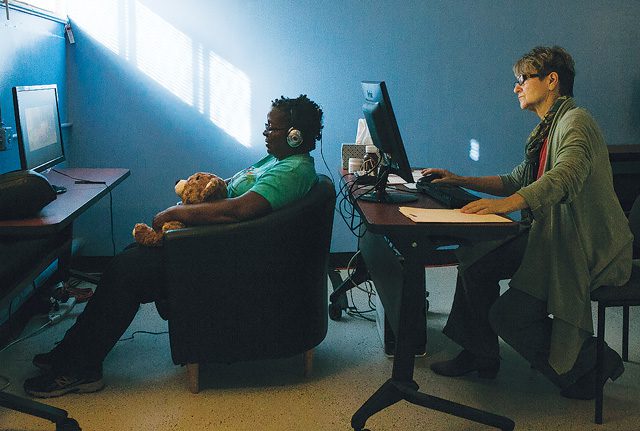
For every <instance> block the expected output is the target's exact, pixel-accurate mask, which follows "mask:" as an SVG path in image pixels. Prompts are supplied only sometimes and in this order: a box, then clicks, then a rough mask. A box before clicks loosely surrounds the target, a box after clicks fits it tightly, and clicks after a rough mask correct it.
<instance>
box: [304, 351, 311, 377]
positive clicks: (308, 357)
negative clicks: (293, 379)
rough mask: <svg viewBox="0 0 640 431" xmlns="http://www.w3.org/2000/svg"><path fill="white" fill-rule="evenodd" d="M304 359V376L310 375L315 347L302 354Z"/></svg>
mask: <svg viewBox="0 0 640 431" xmlns="http://www.w3.org/2000/svg"><path fill="white" fill-rule="evenodd" d="M302 360H303V361H304V376H305V377H309V376H310V375H311V370H312V369H313V349H310V350H307V351H306V352H304V353H303V354H302Z"/></svg>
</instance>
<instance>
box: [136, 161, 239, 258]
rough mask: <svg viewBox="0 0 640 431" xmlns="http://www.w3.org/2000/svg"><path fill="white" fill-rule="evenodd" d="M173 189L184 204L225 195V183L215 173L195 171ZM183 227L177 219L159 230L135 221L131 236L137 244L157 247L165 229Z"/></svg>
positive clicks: (210, 199)
mask: <svg viewBox="0 0 640 431" xmlns="http://www.w3.org/2000/svg"><path fill="white" fill-rule="evenodd" d="M175 190H176V194H177V195H178V196H180V199H182V204H184V205H188V204H198V203H202V202H211V201H215V200H217V199H224V198H226V197H227V183H226V182H225V181H224V180H223V179H222V178H220V177H218V176H217V175H214V174H208V173H206V172H197V173H195V174H193V175H191V176H190V177H189V178H187V179H186V180H180V181H178V182H177V183H176V186H175ZM183 227H185V225H184V224H183V223H181V222H179V221H168V222H166V223H164V224H163V225H162V229H161V230H160V231H156V230H154V229H153V228H152V227H150V226H148V225H146V224H144V223H137V224H136V225H135V227H134V228H133V237H134V238H135V240H136V242H137V243H138V244H142V245H146V246H149V247H159V246H161V245H162V237H163V236H164V233H165V232H166V231H168V230H171V229H181V228H183Z"/></svg>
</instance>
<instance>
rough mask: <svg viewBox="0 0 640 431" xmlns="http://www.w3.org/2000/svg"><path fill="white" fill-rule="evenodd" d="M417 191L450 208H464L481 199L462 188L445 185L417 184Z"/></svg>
mask: <svg viewBox="0 0 640 431" xmlns="http://www.w3.org/2000/svg"><path fill="white" fill-rule="evenodd" d="M416 190H418V191H419V192H420V193H424V194H425V195H428V196H430V197H432V198H433V199H435V200H437V201H438V202H440V203H442V204H444V205H446V206H447V207H448V208H462V207H463V206H465V205H466V204H468V203H469V202H473V201H475V200H478V199H480V197H478V196H476V195H474V194H471V193H469V192H468V191H466V190H465V189H463V188H462V187H458V186H454V185H452V184H443V183H420V182H419V183H417V184H416Z"/></svg>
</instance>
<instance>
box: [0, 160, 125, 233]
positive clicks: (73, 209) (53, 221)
mask: <svg viewBox="0 0 640 431" xmlns="http://www.w3.org/2000/svg"><path fill="white" fill-rule="evenodd" d="M56 171H59V172H60V173H59V172H56ZM56 171H54V170H51V171H50V172H49V173H48V174H47V175H46V177H47V178H48V179H49V182H50V183H51V184H55V185H57V186H64V187H66V188H67V191H66V193H62V194H59V195H57V198H56V200H54V201H53V202H51V203H49V204H48V205H47V206H45V207H44V208H43V209H42V210H41V211H40V212H39V213H38V215H37V216H36V217H32V218H28V219H20V220H2V221H0V235H2V236H22V237H24V236H41V235H49V234H54V233H57V232H60V231H62V230H63V229H64V228H66V227H67V226H68V225H70V224H71V223H72V222H73V220H74V219H75V218H77V217H78V216H79V215H80V214H82V213H83V212H84V211H86V210H87V208H89V207H90V206H91V205H93V204H94V203H95V202H96V201H97V200H99V199H100V198H102V197H103V196H104V195H106V194H107V193H109V192H110V191H111V190H112V189H113V188H114V187H115V186H116V185H118V184H120V183H121V182H122V181H123V180H124V179H125V178H127V177H128V176H129V174H130V172H129V170H128V169H116V168H65V169H56ZM76 179H82V180H90V181H104V182H105V184H75V180H76Z"/></svg>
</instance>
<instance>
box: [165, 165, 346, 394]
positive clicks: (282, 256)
mask: <svg viewBox="0 0 640 431" xmlns="http://www.w3.org/2000/svg"><path fill="white" fill-rule="evenodd" d="M335 199H336V194H335V189H334V186H333V183H332V182H331V180H330V179H329V178H328V177H327V176H325V175H318V182H317V183H316V184H315V185H314V186H313V188H312V189H311V190H310V191H309V193H308V194H307V196H305V197H304V198H302V199H301V200H299V201H297V202H294V203H292V204H291V205H289V206H287V207H285V208H282V209H279V210H278V211H274V212H272V213H270V214H268V215H266V216H264V217H261V218H259V219H255V220H249V221H244V222H240V223H232V224H226V225H212V226H197V227H191V228H185V229H179V230H174V231H169V232H167V234H166V235H165V239H164V245H163V251H164V253H165V259H166V274H165V275H166V278H167V288H168V301H167V304H166V309H165V310H164V311H162V310H161V309H162V308H163V306H162V305H160V307H159V309H158V311H160V312H161V315H162V314H163V313H164V314H165V315H166V317H167V318H168V321H169V339H170V344H171V355H172V358H173V362H174V363H175V364H179V365H187V375H188V378H189V389H190V390H191V392H194V393H197V392H198V390H199V383H198V370H199V367H198V364H200V363H206V362H217V363H233V362H238V361H247V360H257V359H275V358H286V357H291V356H294V355H297V354H300V353H302V354H303V358H304V362H303V364H304V369H305V374H308V373H309V372H310V369H311V365H312V357H313V356H312V353H313V348H314V347H315V346H317V345H318V344H320V342H322V340H324V337H325V336H326V333H327V325H328V319H327V283H328V276H327V266H328V261H329V246H330V243H331V231H332V226H333V211H334V206H335ZM156 305H158V304H156Z"/></svg>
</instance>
